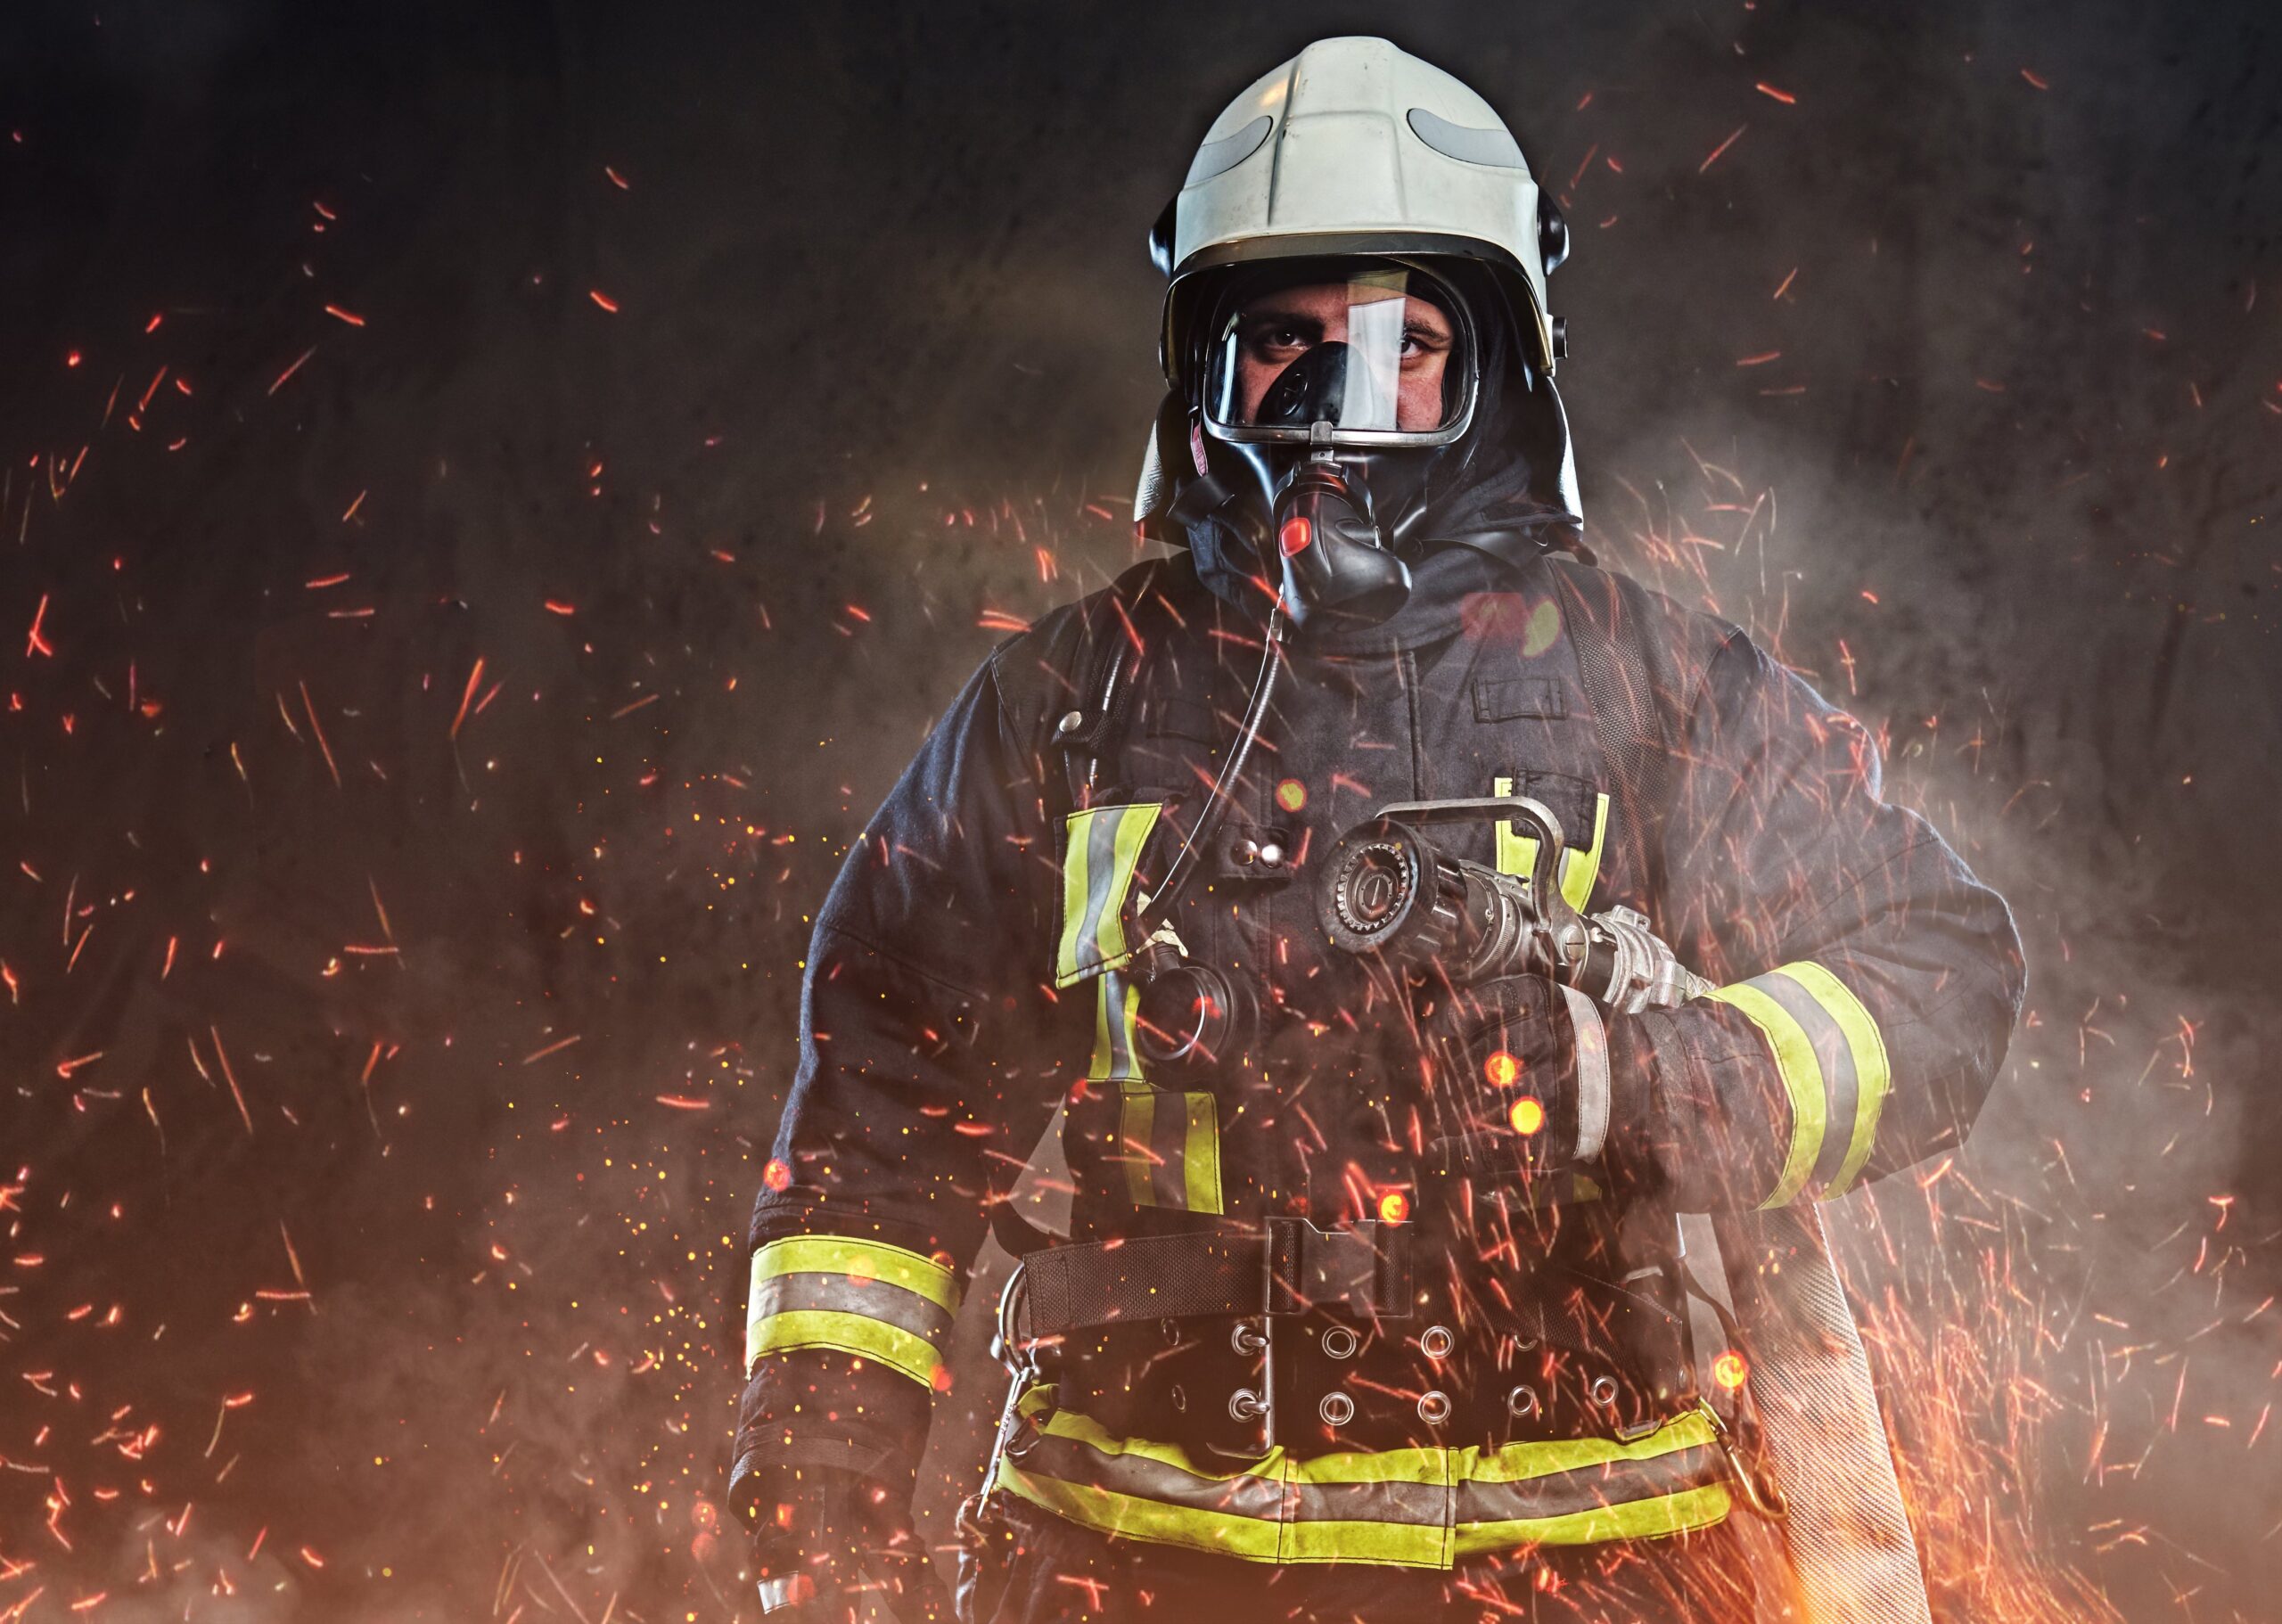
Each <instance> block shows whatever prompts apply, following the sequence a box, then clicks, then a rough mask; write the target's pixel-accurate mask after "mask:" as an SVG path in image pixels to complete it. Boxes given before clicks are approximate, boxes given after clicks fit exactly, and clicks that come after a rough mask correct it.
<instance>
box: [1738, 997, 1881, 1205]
mask: <svg viewBox="0 0 2282 1624" xmlns="http://www.w3.org/2000/svg"><path fill="white" fill-rule="evenodd" d="M1708 996H1709V997H1713V998H1716V999H1718V1000H1719V1001H1720V1003H1722V1004H1726V1005H1729V1006H1730V1007H1732V1008H1734V1009H1736V1010H1739V1011H1741V1012H1742V1013H1743V1014H1744V1017H1745V1018H1746V1019H1748V1020H1749V1021H1751V1023H1752V1024H1753V1026H1754V1027H1757V1028H1758V1029H1759V1032H1760V1036H1761V1038H1764V1039H1765V1040H1766V1042H1767V1046H1768V1050H1769V1054H1772V1055H1773V1057H1774V1060H1775V1067H1776V1070H1777V1073H1778V1074H1779V1075H1780V1076H1781V1077H1782V1079H1783V1089H1784V1092H1785V1095H1788V1097H1789V1099H1790V1103H1791V1143H1790V1147H1789V1150H1788V1152H1787V1153H1786V1154H1785V1158H1784V1162H1783V1172H1782V1176H1781V1177H1779V1178H1777V1180H1776V1184H1775V1188H1774V1190H1773V1191H1772V1192H1771V1193H1769V1196H1768V1198H1767V1199H1766V1201H1764V1202H1761V1205H1762V1206H1765V1207H1781V1206H1785V1205H1787V1204H1789V1203H1790V1202H1794V1201H1796V1200H1797V1199H1798V1198H1799V1196H1800V1195H1801V1194H1802V1193H1805V1192H1807V1191H1808V1190H1809V1188H1810V1186H1811V1188H1812V1190H1813V1192H1814V1193H1816V1194H1817V1195H1818V1196H1820V1197H1823V1198H1826V1199H1827V1198H1828V1197H1830V1196H1834V1195H1843V1194H1844V1193H1846V1192H1847V1191H1848V1190H1849V1189H1851V1188H1852V1187H1853V1185H1854V1181H1855V1180H1856V1179H1857V1178H1859V1177H1860V1176H1861V1172H1862V1167H1863V1164H1864V1163H1865V1162H1867V1161H1868V1160H1869V1157H1870V1147H1871V1144H1872V1143H1873V1142H1874V1141H1875V1140H1876V1136H1877V1128H1878V1115H1879V1112H1880V1111H1882V1110H1883V1109H1884V1105H1885V1100H1886V1095H1887V1094H1888V1093H1889V1092H1890V1091H1891V1087H1892V1072H1891V1070H1890V1067H1889V1065H1888V1062H1887V1058H1886V1046H1885V1040H1884V1038H1882V1037H1881V1036H1880V1035H1879V1033H1878V1024H1877V1022H1876V1021H1874V1020H1872V1019H1871V1017H1870V1012H1869V1011H1868V1010H1867V1009H1865V1008H1864V1007H1863V1005H1862V1001H1861V1000H1860V999H1859V998H1857V997H1855V996H1854V994H1853V992H1852V991H1851V989H1849V988H1848V987H1847V985H1846V984H1845V983H1844V982H1843V981H1842V980H1839V979H1838V978H1837V977H1836V976H1835V975H1833V974H1832V973H1831V972H1829V971H1828V970H1826V969H1825V968H1824V967H1823V966H1822V965H1820V964H1816V963H1814V962H1813V961H1812V960H1810V959H1802V960H1801V961H1800V962H1798V963H1797V964H1785V965H1784V966H1783V967H1782V968H1780V969H1778V970H1770V971H1769V972H1767V973H1766V974H1765V975H1761V976H1754V977H1753V978H1752V979H1751V980H1748V981H1741V982H1738V983H1736V985H1735V986H1733V987H1722V988H1719V989H1717V990H1716V991H1714V992H1712V993H1711V994H1710V995H1708Z"/></svg>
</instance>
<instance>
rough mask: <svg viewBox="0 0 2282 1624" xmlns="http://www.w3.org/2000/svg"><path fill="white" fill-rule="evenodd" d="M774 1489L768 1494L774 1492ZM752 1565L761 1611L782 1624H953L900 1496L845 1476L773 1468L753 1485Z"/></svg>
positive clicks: (945, 1597)
mask: <svg viewBox="0 0 2282 1624" xmlns="http://www.w3.org/2000/svg"><path fill="white" fill-rule="evenodd" d="M772 1489H773V1492H772ZM749 1503H750V1504H751V1506H752V1561H753V1566H754V1569H755V1571H756V1574H757V1576H758V1579H759V1588H760V1603H761V1612H762V1613H763V1615H764V1616H766V1617H768V1618H769V1619H771V1620H780V1621H781V1624H850V1621H851V1620H853V1621H855V1624H861V1621H862V1620H866V1619H870V1618H882V1617H883V1618H888V1619H892V1620H897V1624H951V1616H952V1614H951V1603H950V1596H949V1595H948V1592H947V1591H946V1590H945V1589H944V1588H943V1586H942V1583H941V1581H940V1579H937V1578H936V1577H935V1571H934V1568H933V1565H932V1562H930V1561H929V1559H928V1554H927V1546H926V1545H925V1543H924V1542H923V1540H921V1538H919V1531H918V1529H917V1528H916V1526H915V1524H914V1523H913V1521H912V1516H911V1503H910V1499H909V1497H908V1495H907V1494H905V1495H899V1494H898V1493H896V1492H895V1491H893V1490H891V1489H888V1488H887V1487H885V1486H884V1485H882V1484H879V1483H876V1482H874V1481H873V1480H870V1479H868V1478H865V1477H860V1476H858V1475H857V1474H856V1473H854V1472H841V1471H835V1470H833V1469H832V1468H829V1467H824V1468H816V1467H811V1468H806V1469H803V1470H802V1471H801V1472H799V1473H798V1474H797V1475H796V1474H795V1473H794V1472H792V1471H791V1470H790V1469H785V1468H780V1469H779V1471H778V1472H777V1474H776V1480H775V1482H774V1483H773V1484H762V1485H756V1486H755V1489H754V1492H752V1493H751V1496H750V1501H749Z"/></svg>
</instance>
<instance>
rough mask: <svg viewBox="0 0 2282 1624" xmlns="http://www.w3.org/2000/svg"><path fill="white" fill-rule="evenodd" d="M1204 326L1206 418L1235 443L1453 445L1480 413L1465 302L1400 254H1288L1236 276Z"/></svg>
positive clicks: (1215, 430)
mask: <svg viewBox="0 0 2282 1624" xmlns="http://www.w3.org/2000/svg"><path fill="white" fill-rule="evenodd" d="M1203 337H1204V345H1203V348H1204V351H1205V353H1204V356H1203V362H1204V375H1203V402H1202V404H1203V416H1204V422H1205V426H1206V428H1207V429H1208V430H1209V431H1211V433H1212V434H1213V435H1214V436H1215V437H1216V438H1218V439H1223V440H1227V441H1229V442H1231V443H1233V444H1236V445H1275V444H1293V445H1305V444H1309V443H1313V444H1315V445H1317V446H1318V447H1320V446H1322V445H1324V444H1326V443H1328V444H1330V445H1332V446H1334V447H1354V448H1358V449H1360V448H1371V449H1383V448H1387V447H1432V446H1445V445H1448V444H1449V443H1450V442H1451V441H1452V440H1455V439H1457V438H1458V437H1459V436H1460V435H1462V434H1464V433H1465V431H1466V426H1467V424H1468V423H1469V422H1471V421H1472V419H1473V408H1474V400H1475V396H1476V393H1477V390H1478V385H1479V372H1478V364H1477V361H1476V358H1475V357H1476V355H1477V349H1476V346H1475V343H1474V338H1473V321H1472V318H1471V316H1470V315H1469V314H1468V312H1467V309H1466V306H1465V300H1464V299H1461V298H1459V297H1458V295H1457V292H1456V291H1455V290H1453V289H1452V288H1451V287H1450V286H1449V284H1448V283H1445V282H1443V281H1442V280H1441V278H1440V277H1438V276H1436V275H1433V274H1432V273H1431V272H1428V271H1425V270H1423V269H1421V268H1419V267H1416V266H1414V265H1410V264H1407V263H1405V262H1403V261H1401V260H1399V259H1390V258H1381V257H1377V256H1371V255H1361V256H1355V257H1350V258H1336V259H1314V260H1289V261H1285V262H1282V263H1280V264H1276V265H1274V266H1263V267H1258V268H1257V269H1255V270H1252V271H1251V272H1250V273H1249V274H1244V275H1235V276H1233V277H1231V278H1230V279H1229V281H1228V283H1227V286H1226V287H1225V288H1224V289H1223V290H1222V291H1221V292H1220V294H1219V299H1217V301H1216V303H1215V306H1214V308H1213V309H1212V311H1211V315H1210V316H1209V317H1208V318H1207V325H1206V326H1205V328H1204V332H1203ZM1318 424H1328V425H1329V436H1328V441H1327V442H1326V439H1324V438H1323V436H1322V435H1320V434H1319V433H1317V425H1318Z"/></svg>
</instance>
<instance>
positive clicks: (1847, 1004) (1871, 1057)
mask: <svg viewBox="0 0 2282 1624" xmlns="http://www.w3.org/2000/svg"><path fill="white" fill-rule="evenodd" d="M1782 973H1783V974H1785V975H1787V976H1789V977H1790V978H1791V979H1792V980H1794V981H1796V982H1797V983H1798V984H1799V985H1800V986H1802V987H1803V988H1806V990H1807V995H1808V996H1809V997H1811V998H1813V999H1814V1001H1815V1002H1816V1003H1818V1004H1819V1005H1822V1007H1823V1008H1824V1010H1825V1011H1826V1012H1827V1013H1828V1014H1829V1016H1830V1018H1831V1019H1832V1020H1833V1021H1836V1022H1837V1023H1838V1029H1839V1030H1840V1031H1842V1032H1843V1033H1845V1034H1846V1046H1847V1047H1848V1048H1849V1049H1850V1050H1851V1051H1852V1052H1853V1055H1854V1124H1853V1135H1852V1136H1851V1138H1850V1139H1849V1140H1848V1141H1847V1145H1846V1160H1845V1161H1842V1162H1841V1163H1839V1167H1838V1176H1837V1177H1835V1178H1833V1179H1832V1180H1831V1181H1830V1185H1829V1187H1828V1188H1827V1189H1826V1190H1825V1191H1824V1192H1823V1194H1824V1195H1825V1197H1826V1198H1827V1197H1829V1196H1834V1195H1843V1194H1845V1193H1846V1192H1847V1191H1848V1190H1850V1189H1851V1188H1852V1187H1853V1185H1854V1181H1855V1179H1857V1178H1859V1177H1860V1176H1861V1172H1862V1165H1863V1163H1865V1162H1867V1161H1869V1159H1870V1146H1871V1144H1872V1142H1873V1141H1874V1140H1875V1139H1876V1137H1877V1132H1878V1116H1879V1113H1880V1112H1881V1111H1883V1110H1884V1107H1885V1103H1886V1095H1889V1094H1890V1093H1892V1090H1893V1068H1892V1062H1891V1060H1890V1059H1889V1058H1888V1056H1887V1054H1886V1040H1885V1037H1884V1034H1883V1033H1881V1032H1880V1031H1879V1030H1878V1023H1877V1022H1876V1021H1875V1020H1873V1019H1872V1018H1871V1015H1870V1012H1869V1011H1868V1010H1867V1009H1866V1008H1864V1007H1863V1005H1862V1001H1861V999H1859V998H1858V997H1855V996H1854V993H1853V989H1852V988H1849V987H1848V986H1847V985H1846V983H1845V982H1843V981H1842V980H1839V979H1838V978H1837V977H1836V976H1835V975H1833V974H1832V973H1831V972H1829V971H1828V970H1826V969H1825V968H1823V966H1822V965H1820V964H1816V963H1815V962H1814V961H1813V960H1812V959H1802V960H1800V961H1799V962H1798V963H1797V964H1785V965H1784V966H1783V970H1782Z"/></svg>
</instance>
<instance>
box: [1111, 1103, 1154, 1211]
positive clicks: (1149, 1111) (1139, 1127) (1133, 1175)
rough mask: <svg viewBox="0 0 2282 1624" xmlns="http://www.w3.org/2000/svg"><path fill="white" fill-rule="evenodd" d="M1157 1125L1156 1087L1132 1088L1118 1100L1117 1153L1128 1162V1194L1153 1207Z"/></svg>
mask: <svg viewBox="0 0 2282 1624" xmlns="http://www.w3.org/2000/svg"><path fill="white" fill-rule="evenodd" d="M1156 1126H1157V1095H1156V1091H1155V1090H1154V1089H1153V1088H1147V1087H1142V1088H1128V1089H1127V1090H1125V1092H1124V1094H1123V1095H1121V1096H1120V1098H1119V1100H1118V1106H1117V1153H1118V1155H1119V1157H1120V1159H1121V1160H1122V1161H1124V1163H1125V1193H1126V1195H1127V1196H1128V1197H1129V1198H1130V1199H1131V1201H1132V1202H1133V1204H1134V1205H1135V1206H1137V1207H1153V1206H1155V1205H1156V1204H1157V1202H1156V1198H1155V1196H1154V1195H1153V1193H1151V1191H1150V1188H1149V1180H1150V1174H1151V1172H1152V1170H1153V1169H1154V1167H1155V1165H1156V1159H1157V1153H1156V1152H1154V1151H1153V1150H1151V1149H1150V1148H1149V1136H1150V1135H1151V1134H1152V1133H1153V1132H1154V1131H1155V1129H1156Z"/></svg>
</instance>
